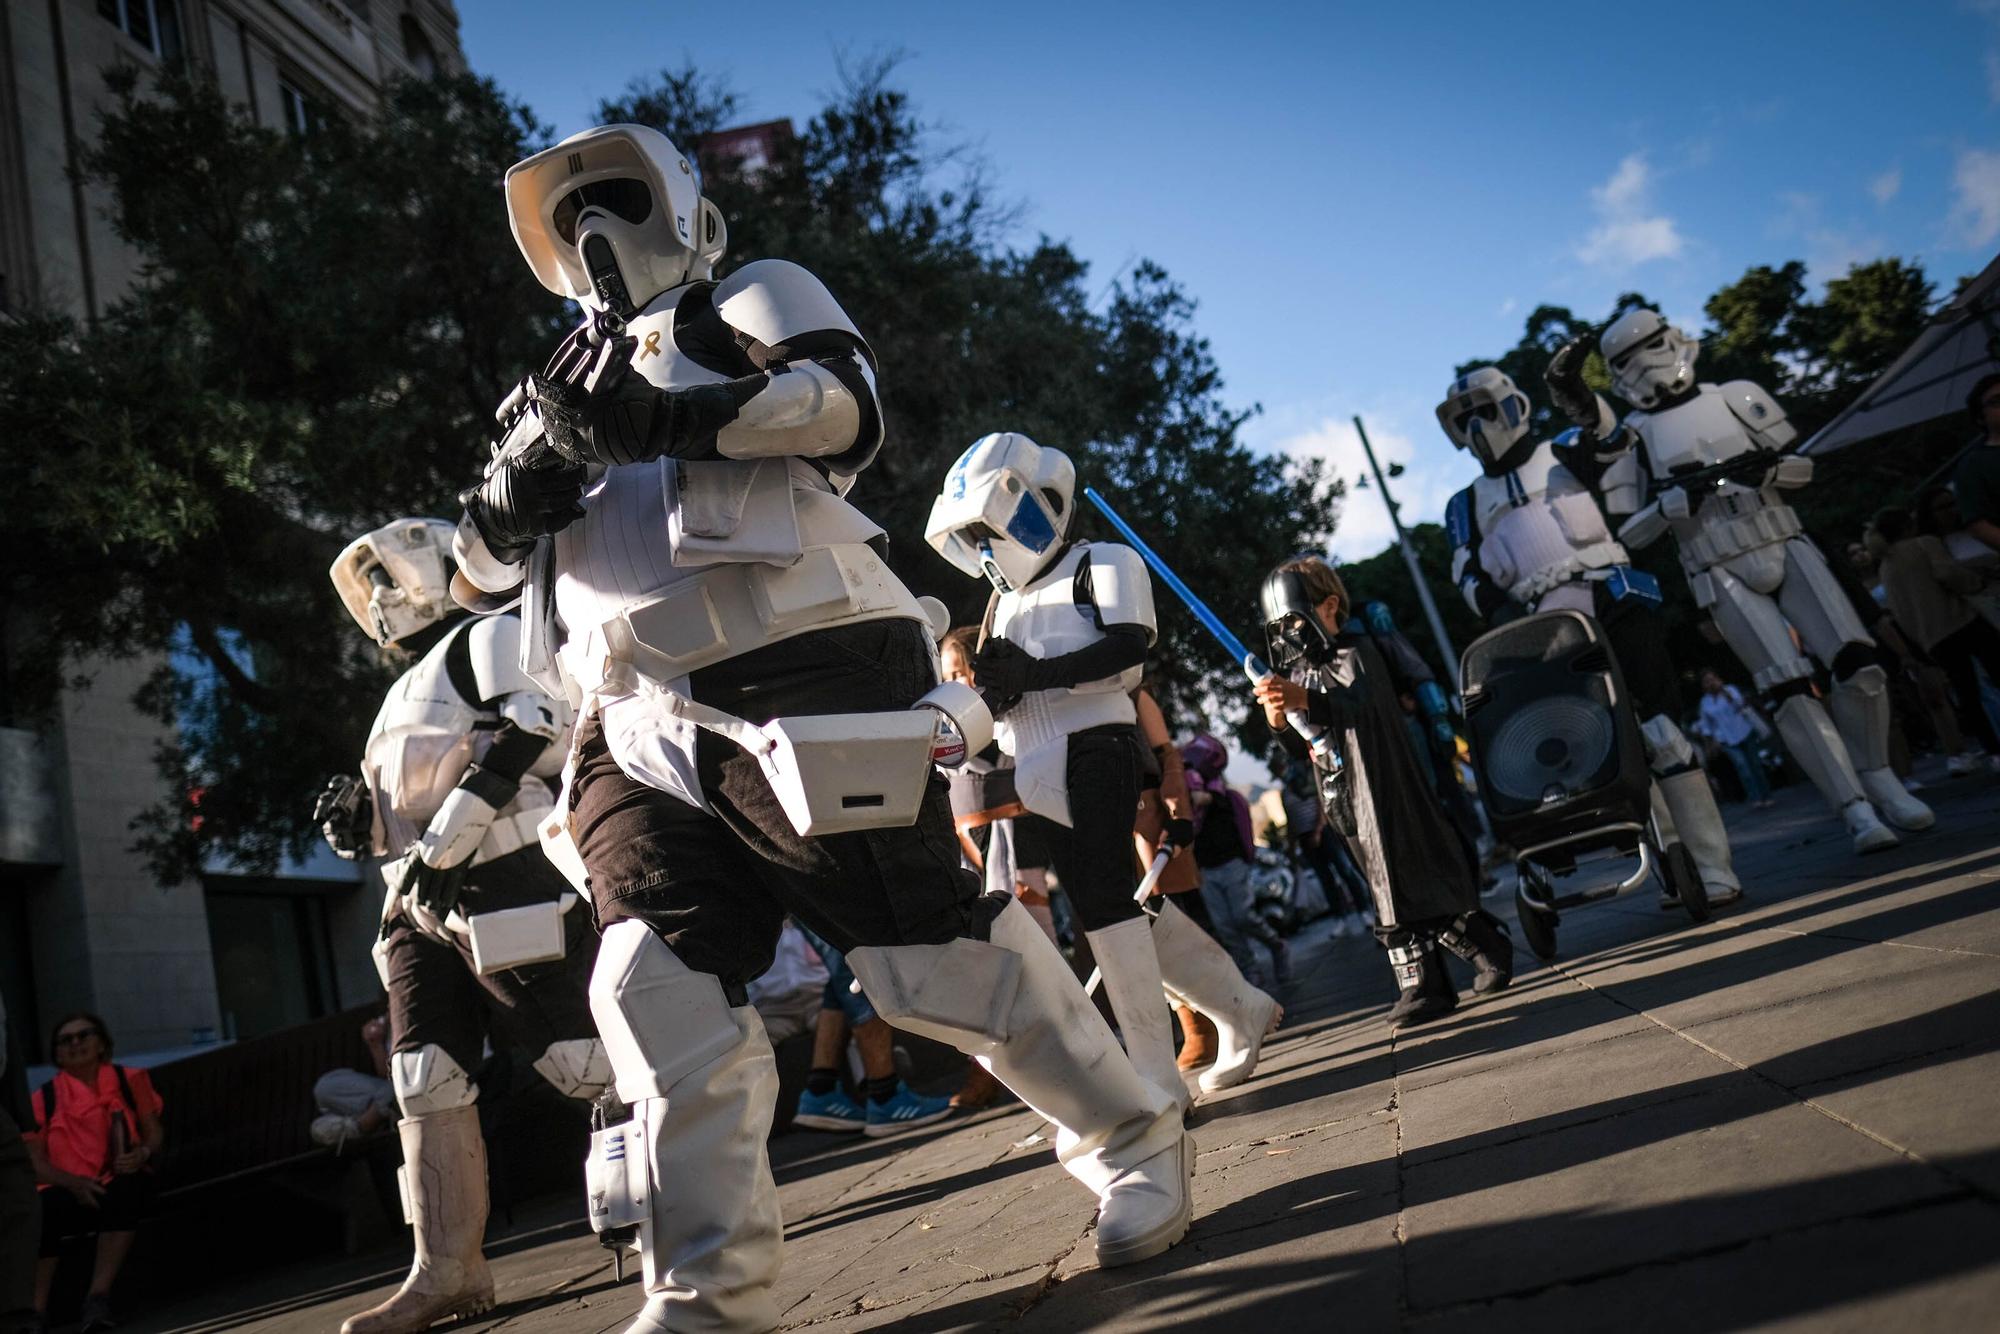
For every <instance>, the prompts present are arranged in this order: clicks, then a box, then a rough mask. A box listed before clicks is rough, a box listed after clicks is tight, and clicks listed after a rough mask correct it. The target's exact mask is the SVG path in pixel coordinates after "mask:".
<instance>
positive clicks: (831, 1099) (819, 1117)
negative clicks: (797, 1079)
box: [792, 1084, 875, 1135]
mask: <svg viewBox="0 0 2000 1334" xmlns="http://www.w3.org/2000/svg"><path fill="white" fill-rule="evenodd" d="M873 1119H874V1118H873V1117H872V1116H871V1115H870V1114H869V1113H868V1112H864V1111H862V1110H861V1104H860V1103H858V1102H856V1101H854V1099H852V1098H850V1097H848V1096H847V1090H846V1089H844V1088H841V1087H840V1086H839V1085H838V1084H836V1085H834V1087H833V1091H832V1092H831V1093H814V1092H813V1091H812V1090H811V1089H806V1090H805V1091H804V1092H802V1093H800V1094H799V1110H798V1111H797V1112H795V1113H793V1115H792V1124H793V1125H795V1126H804V1127H805V1128H806V1129H807V1130H836V1131H842V1132H845V1133H847V1134H853V1133H854V1132H855V1131H857V1130H864V1129H865V1130H867V1131H868V1133H869V1134H871V1135H872V1134H874V1133H875V1132H874V1130H873V1129H872V1128H871V1127H870V1126H869V1122H871V1121H872V1120H873Z"/></svg>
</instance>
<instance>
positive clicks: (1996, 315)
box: [1800, 259, 2000, 454]
mask: <svg viewBox="0 0 2000 1334" xmlns="http://www.w3.org/2000/svg"><path fill="white" fill-rule="evenodd" d="M1988 371H2000V259H1995V260H1994V261H1993V262H1992V263H1991V264H1988V265H1987V266H1986V268H1985V269H1984V270H1983V271H1981V273H1980V275H1979V276H1978V277H1977V278H1974V279H1973V280H1972V281H1971V282H1969V283H1967V284H1966V285H1965V290H1964V291H1962V292H1960V293H1959V294H1958V295H1957V296H1955V297H1953V298H1952V299H1951V300H1950V301H1949V302H1947V303H1946V304H1945V306H1944V308H1943V309H1942V310H1940V311H1938V313H1937V314H1936V315H1934V316H1933V317H1932V318H1931V322H1930V323H1929V324H1928V325H1926V326H1925V328H1924V331H1923V333H1921V334H1919V335H1918V336H1917V341H1916V342H1914V343H1912V344H1910V346H1909V347H1908V348H1907V349H1905V350H1904V352H1903V355H1902V356H1900V357H1898V358H1896V362H1895V364H1894V365H1893V366H1891V367H1889V369H1888V370H1886V371H1883V372H1882V374H1881V375H1880V376H1878V377H1876V380H1875V383H1873V384H1871V385H1869V386H1868V388H1867V389H1866V390H1864V391H1863V392H1862V394H1861V396H1860V397H1859V398H1857V399H1855V400H1854V401H1853V402H1852V403H1850V404H1848V405H1847V409H1846V410H1845V411H1844V412H1842V413H1841V414H1840V415H1839V416H1838V417H1835V418H1834V419H1833V420H1832V421H1830V422H1828V423H1827V424H1826V425H1825V426H1824V427H1822V428H1821V429H1820V431H1819V432H1818V433H1817V434H1816V435H1814V436H1813V438H1812V439H1810V440H1808V441H1806V443H1805V444H1804V446H1802V447H1801V450H1800V452H1801V453H1806V454H1827V453H1831V452H1832V451H1834V450H1836V449H1844V448H1846V447H1847V446H1848V445H1856V444H1860V443H1861V442H1862V441H1864V440H1873V439H1875V438H1876V437H1877V436H1883V435H1887V434H1889V433H1890V432H1891V431H1900V430H1902V429H1903V428H1904V427H1906V426H1921V425H1923V424H1924V423H1925V422H1931V421H1936V420H1937V419H1938V418H1940V417H1948V416H1951V415H1952V414H1953V413H1957V412H1963V411H1964V410H1965V399H1966V396H1967V395H1968V394H1970V393H1971V392H1972V386H1973V385H1974V384H1976V383H1978V381H1979V377H1980V376H1982V375H1984V374H1986V373H1987V372H1988ZM1966 429H1967V430H1968V431H1970V430H1971V429H1972V428H1971V426H1970V425H1968V426H1967V428H1966Z"/></svg>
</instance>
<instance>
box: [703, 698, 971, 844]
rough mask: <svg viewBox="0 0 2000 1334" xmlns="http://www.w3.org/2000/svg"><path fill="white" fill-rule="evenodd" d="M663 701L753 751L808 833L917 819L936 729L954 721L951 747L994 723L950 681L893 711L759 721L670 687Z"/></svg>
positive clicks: (782, 802) (800, 827)
mask: <svg viewBox="0 0 2000 1334" xmlns="http://www.w3.org/2000/svg"><path fill="white" fill-rule="evenodd" d="M665 702H666V705H667V707H668V708H670V709H671V710H673V711H674V712H675V713H677V714H679V715H680V716H681V717H683V718H685V719H687V720H688V721H689V722H691V723H694V724H695V725H696V726H698V727H703V728H706V729H708V730H709V731H711V732H714V733H716V734H718V735H720V736H723V737H726V738H728V739H729V740H731V741H733V742H735V743H736V744H737V745H739V746H741V747H743V749H745V750H747V751H749V752H750V753H751V754H752V755H755V756H756V757H757V764H758V767H759V768H761V769H762V770H763V772H764V778H765V781H767V782H768V783H770V785H771V791H772V792H773V793H775V794H776V795H777V798H778V802H779V804H780V805H781V806H783V807H784V811H785V815H786V817H787V818H788V819H790V820H791V822H792V827H793V828H794V829H796V830H797V831H798V832H799V833H800V835H802V836H805V837H813V836H817V835H821V834H842V833H847V832H848V831H850V830H855V829H886V828H891V827H895V826H907V825H912V824H915V823H916V821H917V813H918V811H919V810H921V809H922V807H923V802H924V793H925V789H926V788H927V786H928V784H929V783H930V776H931V764H932V760H933V757H934V755H935V754H936V751H937V748H938V744H939V736H940V731H941V729H943V728H944V727H945V725H946V724H947V723H949V724H950V726H951V727H952V728H953V729H955V733H956V734H955V735H952V736H950V737H949V739H948V745H949V746H950V747H951V748H952V749H954V750H956V749H958V748H959V747H960V746H961V744H963V745H968V746H969V745H970V744H972V742H974V741H977V743H978V745H979V746H980V747H982V748H983V747H984V746H985V744H986V742H985V739H984V737H985V736H990V734H991V729H992V719H991V715H990V714H987V713H986V706H985V704H984V702H982V701H981V700H980V699H979V696H978V692H976V691H974V690H972V689H971V688H969V687H967V686H964V685H961V684H956V683H947V684H945V685H941V686H939V687H937V688H936V689H935V690H932V691H931V692H930V693H929V694H927V695H925V696H924V697H923V698H922V699H921V700H919V701H917V703H916V704H915V705H914V706H913V707H911V708H909V709H907V710H903V711H899V712H873V713H819V714H804V715H800V716H797V717H788V718H773V719H772V720H771V721H770V722H768V723H765V724H764V725H763V726H761V727H759V726H756V725H754V724H752V723H749V722H746V721H744V720H743V719H741V718H738V717H736V716H735V715H733V714H728V713H724V712H723V711H722V710H720V709H714V708H710V707H709V706H708V705H705V704H699V703H696V702H695V701H693V700H690V699H686V698H684V697H682V696H679V695H674V694H671V693H669V694H667V695H666V699H665ZM961 737H962V738H964V741H963V742H962V743H961V741H960V738H961Z"/></svg>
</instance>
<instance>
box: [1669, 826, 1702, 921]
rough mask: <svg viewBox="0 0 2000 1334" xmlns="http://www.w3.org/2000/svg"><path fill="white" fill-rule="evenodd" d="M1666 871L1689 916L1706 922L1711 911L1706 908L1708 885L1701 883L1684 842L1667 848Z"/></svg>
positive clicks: (1692, 857)
mask: <svg viewBox="0 0 2000 1334" xmlns="http://www.w3.org/2000/svg"><path fill="white" fill-rule="evenodd" d="M1666 873H1667V874H1668V875H1669V876H1671V877H1672V880H1673V886H1674V893H1675V895H1676V896H1678V897H1679V899H1680V901H1681V907H1683V908H1686V909H1687V914H1688V916H1689V917H1692V918H1694V920H1695V921H1697V922H1706V921H1707V920H1708V919H1709V918H1710V917H1711V916H1713V914H1712V913H1710V912H1709V908H1708V886H1706V885H1704V884H1702V883H1701V872H1700V871H1699V870H1697V869H1696V867H1695V864H1694V854H1693V853H1691V852H1689V851H1688V850H1687V845H1686V844H1684V843H1676V844H1674V845H1673V847H1671V848H1669V849H1668V850H1667V857H1666Z"/></svg>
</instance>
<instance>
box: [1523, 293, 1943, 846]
mask: <svg viewBox="0 0 2000 1334" xmlns="http://www.w3.org/2000/svg"><path fill="white" fill-rule="evenodd" d="M1598 347H1599V350H1600V351H1601V352H1602V353H1603V356H1604V362H1605V365H1606V366H1607V367H1608V368H1609V369H1610V372H1611V387H1612V388H1613V389H1614V390H1616V391H1617V393H1618V395H1619V396H1620V397H1622V398H1623V399H1625V401H1626V402H1628V403H1630V404H1631V405H1632V406H1633V407H1634V408H1636V409H1638V411H1636V412H1634V413H1632V414H1631V415H1630V416H1628V417H1627V418H1626V419H1625V420H1624V421H1623V422H1620V421H1619V420H1618V418H1617V417H1616V416H1615V415H1614V414H1613V413H1612V411H1611V407H1610V405H1609V404H1608V403H1606V402H1605V401H1604V400H1603V399H1602V398H1601V397H1599V396H1598V395H1597V394H1596V393H1595V392H1593V391H1592V390H1591V389H1590V387H1589V386H1588V385H1586V384H1585V383H1584V379H1583V364H1584V360H1585V358H1587V357H1588V356H1589V344H1588V341H1587V339H1585V338H1578V339H1573V340H1572V341H1571V342H1570V343H1568V344H1566V345H1565V346H1564V347H1563V348H1561V349H1560V350H1559V351H1558V352H1557V353H1556V356H1555V358H1554V360H1553V361H1552V362H1551V363H1550V366H1549V372H1548V384H1549V393H1550V397H1551V398H1552V399H1553V401H1554V403H1555V406H1556V408H1557V410H1558V411H1560V412H1561V413H1562V414H1563V415H1564V416H1566V417H1568V418H1569V420H1570V421H1572V422H1574V423H1575V424H1576V426H1577V428H1578V429H1579V430H1580V431H1581V432H1582V433H1583V436H1584V439H1583V441H1582V444H1583V446H1584V448H1585V449H1587V450H1588V451H1589V452H1590V453H1591V454H1593V455H1594V456H1596V458H1597V459H1598V461H1599V463H1600V465H1601V466H1602V468H1603V473H1602V479H1601V483H1600V486H1601V489H1602V494H1603V497H1604V507H1605V509H1606V511H1608V512H1609V513H1610V514H1611V516H1612V517H1613V518H1614V519H1620V520H1623V523H1622V525H1621V526H1620V528H1619V531H1618V535H1619V537H1620V539H1621V540H1623V541H1624V542H1625V543H1626V545H1628V546H1632V547H1644V546H1647V545H1649V544H1650V543H1652V542H1654V541H1656V540H1657V539H1658V538H1659V537H1661V536H1662V535H1663V534H1665V533H1668V532H1671V533H1672V534H1673V535H1674V540H1675V541H1676V542H1677V543H1678V544H1679V546H1680V558H1681V568H1682V569H1683V570H1685V571H1686V572H1687V577H1688V585H1689V587H1690V588H1691V589H1692V590H1693V591H1694V599H1695V605H1696V606H1698V607H1700V608H1701V609H1702V610H1703V611H1705V612H1707V613H1708V614H1709V615H1710V616H1711V617H1713V618H1714V620H1715V626H1716V629H1717V630H1719V631H1721V633H1722V638H1723V642H1725V643H1726V644H1728V645H1729V648H1730V651H1731V652H1733V653H1735V654H1736V656H1737V657H1738V658H1739V659H1740V660H1741V661H1742V663H1743V665H1744V666H1745V667H1746V668H1748V669H1749V670H1750V672H1751V674H1752V679H1753V681H1754V682H1755V684H1756V687H1757V689H1758V690H1759V691H1761V692H1763V694H1764V695H1765V696H1766V697H1767V698H1770V699H1772V700H1774V701H1776V704H1777V707H1776V709H1775V710H1774V713H1775V716H1776V720H1777V724H1778V732H1779V734H1780V735H1781V736H1783V737H1784V739H1785V745H1786V747H1787V748H1788V749H1789V750H1790V751H1791V753H1792V755H1793V756H1794V757H1795V758H1796V759H1797V760H1798V761H1799V764H1800V765H1801V766H1802V767H1803V768H1804V769H1805V771H1806V776H1807V777H1809V778H1810V779H1811V780H1812V783H1813V786H1814V787H1816V788H1818V789H1819V792H1820V795H1821V796H1822V797H1824V798H1825V799H1826V802H1827V804H1828V805H1829V806H1831V807H1832V808H1833V809H1834V810H1835V811H1837V812H1839V813H1840V815H1841V818H1842V819H1843V820H1845V821H1846V823H1847V830H1848V833H1849V834H1850V835H1851V836H1852V838H1853V840H1854V848H1855V851H1857V852H1874V851H1877V850H1879V849H1882V848H1892V847H1895V846H1896V844H1897V842H1898V839H1897V838H1896V835H1895V833H1894V832H1893V831H1892V830H1890V829H1889V828H1888V827H1887V826H1886V825H1884V824H1883V823H1882V819H1881V817H1883V816H1886V817H1887V818H1888V820H1889V823H1890V824H1893V825H1895V826H1897V827H1898V828H1901V829H1910V830H1916V829H1928V828H1930V826H1931V825H1932V824H1933V823H1934V822H1935V820H1936V817H1935V816H1934V815H1932V814H1931V810H1930V808H1929V807H1928V806H1926V805H1924V803H1923V802H1921V801H1918V800H1917V799H1916V798H1915V797H1913V796H1911V795H1910V793H1909V792H1908V791H1907V790H1906V789H1905V788H1904V787H1903V784H1902V781H1901V780H1900V779H1898V778H1897V777H1896V775H1895V772H1894V771H1893V770H1891V769H1890V767H1889V681H1888V675H1887V673H1886V672H1884V671H1883V669H1882V666H1881V663H1880V661H1879V659H1878V651H1877V649H1876V647H1875V641H1874V640H1873V639H1871V638H1869V636H1868V632H1867V630H1866V629H1865V628H1864V627H1863V625H1862V623H1861V618H1860V617H1859V616H1858V615H1857V614H1856V613H1855V610H1854V607H1853V605H1852V604H1851V603H1850V602H1849V601H1848V600H1847V595H1846V594H1845V593H1844V592H1842V590H1841V587H1840V585H1839V583H1838V582H1836V580H1835V578H1834V575H1833V573H1832V571H1831V570H1829V569H1828V568H1827V563H1826V557H1825V556H1824V555H1822V554H1821V553H1820V549H1819V548H1818V547H1817V546H1815V545H1814V544H1813V541H1812V539H1811V538H1809V537H1807V536H1806V535H1805V532H1804V531H1803V528H1802V526H1801V525H1800V522H1799V517H1798V514H1797V512H1796V511H1794V510H1793V509H1792V507H1791V506H1790V505H1788V504H1786V503H1785V501H1784V500H1783V498H1782V494H1781V493H1783V492H1785V491H1793V490H1797V489H1799V488H1800V487H1803V486H1805V485H1806V484H1807V483H1808V482H1810V481H1811V480H1812V473H1813V461H1812V460H1811V459H1809V458H1803V457H1801V456H1799V455H1797V454H1793V453H1787V452H1785V450H1786V447H1787V446H1789V445H1790V444H1791V443H1792V441H1793V439H1794V438H1795V437H1796V436H1797V431H1796V430H1795V429H1794V428H1793V427H1792V424H1791V423H1790V422H1789V421H1787V420H1785V410H1784V409H1783V408H1782V407H1780V406H1778V402H1777V400H1776V399H1774V398H1772V397H1771V395H1770V394H1769V393H1767V392H1765V390H1764V389H1763V387H1762V386H1760V385H1756V384H1753V383H1751V382H1750V381H1748V380H1735V381H1732V382H1730V383H1729V384H1726V385H1712V384H1697V383H1696V382H1695V378H1694V363H1695V357H1696V354H1697V353H1699V352H1700V350H1701V344H1700V343H1699V342H1697V341H1696V340H1695V339H1692V338H1689V337H1688V336H1687V335H1686V334H1684V333H1682V332H1681V331H1680V330H1678V329H1675V328H1674V327H1672V326H1671V325H1669V324H1668V323H1667V322H1666V320H1664V319H1662V318H1661V316H1660V314H1659V312H1658V311H1654V310H1646V309H1639V310H1634V311H1630V312H1628V313H1626V314H1625V315H1623V316H1621V317H1620V318H1619V319H1617V320H1616V321H1614V322H1613V323H1612V324H1611V326H1610V327H1609V328H1607V329H1606V330H1605V331H1604V333H1603V336H1602V337H1601V338H1600V339H1599V340H1598ZM1794 632H1796V633H1797V636H1798V639H1799V641H1801V642H1802V643H1803V645H1804V648H1805V653H1806V654H1809V655H1811V656H1810V658H1808V657H1806V656H1803V655H1801V653H1800V651H1799V649H1798V647H1797V646H1795V644H1794V641H1793V633H1794ZM1813 659H1817V660H1818V663H1819V665H1820V666H1821V667H1823V668H1825V669H1826V671H1827V672H1828V673H1829V674H1830V675H1831V676H1832V678H1833V689H1832V690H1831V691H1830V692H1829V694H1828V698H1827V702H1826V704H1824V705H1822V704H1821V703H1820V701H1819V699H1818V697H1817V696H1816V695H1814V693H1813V687H1812V678H1813V673H1814V666H1813V661H1812V660H1813ZM1829 715H1831V716H1829ZM1878 812H1879V815H1878Z"/></svg>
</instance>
